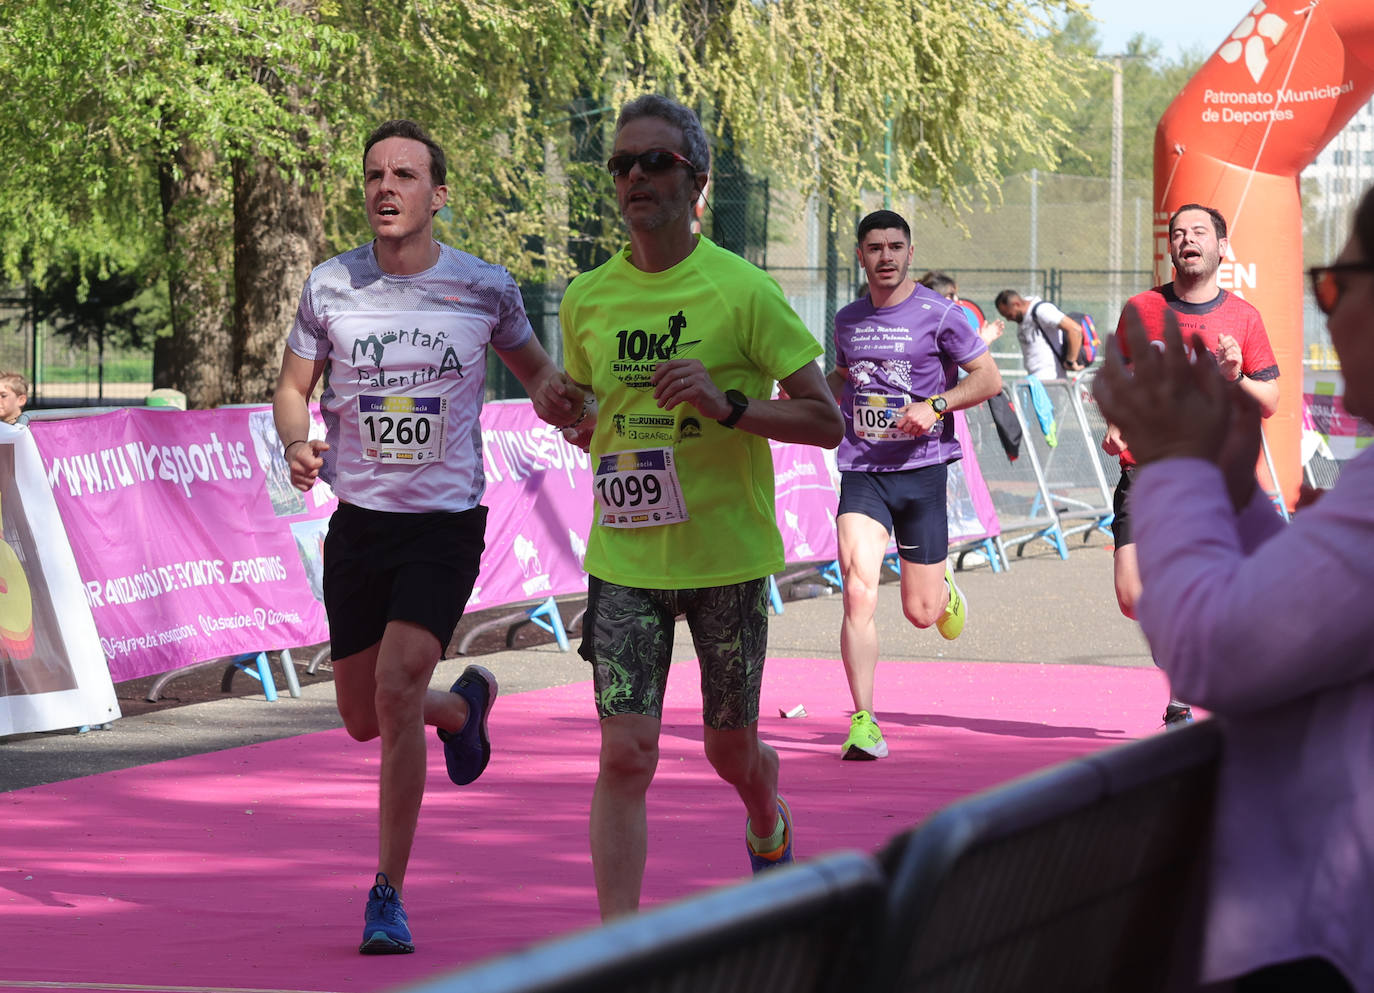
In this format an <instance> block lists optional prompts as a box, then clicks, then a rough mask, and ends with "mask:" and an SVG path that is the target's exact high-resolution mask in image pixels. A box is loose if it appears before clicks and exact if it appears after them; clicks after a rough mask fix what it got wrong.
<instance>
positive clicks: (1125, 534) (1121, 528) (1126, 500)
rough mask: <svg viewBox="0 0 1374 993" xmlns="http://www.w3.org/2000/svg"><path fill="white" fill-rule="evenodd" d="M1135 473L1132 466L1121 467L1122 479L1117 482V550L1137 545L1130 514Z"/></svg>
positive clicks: (1114, 498)
mask: <svg viewBox="0 0 1374 993" xmlns="http://www.w3.org/2000/svg"><path fill="white" fill-rule="evenodd" d="M1134 471H1135V469H1134V468H1133V467H1131V466H1124V465H1123V466H1122V467H1121V478H1120V479H1119V480H1117V483H1116V492H1115V493H1113V494H1112V513H1113V515H1114V516H1113V517H1112V540H1113V541H1115V542H1116V547H1117V548H1120V547H1122V546H1123V545H1131V544H1134V543H1135V539H1134V538H1132V537H1131V514H1130V495H1131V474H1132V473H1133V472H1134Z"/></svg>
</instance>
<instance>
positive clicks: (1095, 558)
mask: <svg viewBox="0 0 1374 993" xmlns="http://www.w3.org/2000/svg"><path fill="white" fill-rule="evenodd" d="M1070 549H1071V551H1070V554H1069V558H1068V559H1067V560H1061V559H1060V558H1059V556H1058V555H1057V554H1056V553H1055V551H1054V550H1053V549H1052V548H1051V547H1050V546H1049V544H1047V543H1043V542H1034V543H1031V544H1028V545H1027V546H1025V548H1024V554H1023V555H1022V556H1021V557H1013V558H1012V565H1011V568H1010V569H1008V570H1006V571H1004V572H1001V573H993V572H992V570H991V569H990V568H989V567H988V566H987V565H986V564H979V565H974V566H972V567H970V568H967V569H965V570H963V571H961V572H959V573H958V575H957V581H958V583H959V585H960V587H961V589H962V590H963V591H964V594H965V596H966V597H967V598H968V602H969V615H968V622H967V626H966V627H965V629H964V633H963V634H962V635H961V636H960V637H959V638H958V639H957V640H955V641H945V640H944V639H943V638H941V637H940V636H939V635H938V634H937V633H936V632H935V630H934V628H931V629H930V630H927V631H919V630H917V629H915V628H913V627H912V626H911V625H910V624H909V623H908V622H907V621H906V619H905V618H904V617H903V615H902V609H901V598H900V591H899V586H898V580H897V576H896V575H895V573H892V572H890V571H888V570H884V582H883V585H882V587H881V589H880V591H879V602H878V640H879V652H880V656H879V657H880V659H881V665H919V664H921V663H922V662H927V661H946V662H948V661H963V662H1032V663H1041V664H1046V665H1110V666H1148V665H1151V664H1152V663H1151V661H1150V655H1149V650H1148V648H1147V646H1146V644H1145V640H1144V638H1143V637H1142V636H1141V634H1140V630H1139V628H1138V627H1137V626H1136V624H1135V622H1133V621H1130V620H1127V619H1126V618H1124V617H1122V616H1121V614H1120V612H1119V611H1118V610H1117V606H1116V599H1115V596H1114V595H1113V593H1112V555H1111V550H1110V546H1109V545H1107V544H1105V543H1104V540H1103V538H1102V536H1100V535H1094V536H1093V537H1092V538H1091V539H1090V540H1089V541H1088V542H1086V543H1084V542H1083V540H1082V538H1081V536H1080V537H1077V538H1073V539H1071V541H1070ZM1013 555H1014V553H1013ZM782 592H783V596H784V598H785V599H784V605H783V611H782V613H781V614H778V615H776V616H774V617H772V619H771V621H770V625H769V642H768V653H769V656H770V657H772V658H820V659H826V658H829V659H835V660H836V661H835V665H837V666H838V665H840V662H839V657H840V656H839V630H840V620H841V617H842V615H843V606H842V597H841V595H839V594H838V593H834V592H831V591H830V589H829V587H828V586H827V585H826V584H825V582H824V581H823V580H822V579H821V578H820V577H819V575H815V576H807V577H803V578H802V579H800V580H798V581H796V582H793V583H789V584H787V585H785V586H784V587H783V588H782ZM582 606H583V603H582V601H581V600H580V599H579V598H576V597H568V598H561V599H560V608H561V614H562V616H563V618H564V619H565V620H566V621H567V622H569V623H571V622H572V621H573V619H574V618H575V617H576V616H577V614H578V612H579V611H580V610H581V608H582ZM504 613H508V611H488V612H483V613H477V614H471V615H469V616H468V617H465V618H464V619H463V621H462V623H461V624H460V626H459V628H458V631H457V633H456V634H455V637H454V640H453V642H452V647H453V648H456V646H457V645H458V643H459V642H460V641H461V640H462V639H463V636H464V634H465V633H466V632H468V631H470V630H472V629H473V628H475V627H477V626H478V625H482V626H483V630H484V633H481V634H480V635H478V636H475V637H474V638H473V639H472V644H471V645H470V646H469V651H470V654H468V655H465V656H464V655H457V654H453V657H450V658H446V659H444V660H443V661H441V662H440V663H439V666H438V668H437V669H436V671H435V675H434V680H433V685H435V686H436V687H439V688H442V689H447V688H448V687H449V686H450V685H451V684H452V683H453V681H454V680H455V679H456V678H457V677H458V674H459V673H460V672H461V671H462V670H463V667H464V666H466V665H467V664H468V663H469V662H471V661H478V662H480V663H481V664H482V665H484V666H486V667H487V668H489V669H491V670H492V671H493V672H494V673H495V674H496V676H497V679H498V680H499V682H500V686H501V693H502V695H503V696H504V695H508V694H513V693H520V692H524V691H528V690H535V689H542V688H544V687H548V686H556V685H561V684H564V683H572V682H580V681H583V680H589V679H590V678H591V673H590V669H589V667H588V665H587V664H586V663H585V662H583V661H582V659H581V658H580V657H579V656H578V655H577V651H576V649H577V643H576V635H575V634H574V635H573V638H572V645H571V650H570V651H567V652H564V651H561V650H560V649H559V647H558V645H557V644H556V643H555V641H554V639H553V636H552V635H550V634H548V633H546V632H545V631H543V630H542V629H541V628H539V627H536V626H535V625H533V624H524V625H521V626H520V627H518V628H517V629H516V630H515V631H514V633H513V636H512V643H513V647H507V630H506V629H505V628H504V627H498V628H496V629H489V628H488V627H487V622H489V621H491V620H493V619H495V618H497V617H500V616H502V615H503V614H504ZM317 647H319V646H302V649H301V650H298V651H296V652H294V653H293V654H294V665H295V667H296V669H297V675H298V679H299V681H300V683H301V696H300V697H291V696H289V695H287V692H286V687H285V681H284V680H283V679H282V678H281V673H280V669H279V668H277V665H276V664H274V666H273V668H274V670H275V671H276V673H277V684H278V687H277V688H278V691H279V694H280V695H279V698H278V699H277V701H276V702H272V703H269V702H268V701H267V700H266V698H265V696H264V695H263V693H262V690H261V688H260V687H259V686H258V685H257V684H256V683H255V682H254V681H253V680H251V679H249V678H248V677H247V676H244V675H236V676H235V677H234V679H233V680H232V681H231V686H230V691H229V692H227V693H226V692H224V691H222V689H221V685H222V682H223V675H224V671H225V667H224V666H204V667H200V668H197V669H195V670H193V671H187V672H185V673H182V674H179V675H177V676H175V677H173V678H172V679H171V680H169V681H167V684H166V686H165V687H164V688H163V691H162V696H161V699H159V700H158V701H157V702H156V703H150V702H148V701H147V700H146V699H145V698H146V696H147V694H148V691H149V689H150V687H151V685H152V683H153V682H154V680H152V679H142V680H134V681H132V682H128V683H119V684H117V685H116V687H115V689H116V693H117V696H118V698H119V704H120V708H121V710H122V711H123V713H124V715H125V716H123V717H122V718H120V719H119V720H117V721H114V722H113V723H112V724H111V726H110V727H109V729H108V730H92V731H87V732H85V733H77V732H76V731H75V730H64V731H54V732H47V733H41V734H22V735H11V736H8V737H3V738H0V791H9V790H16V789H24V788H26V787H31V786H37V785H41V784H44V783H53V782H60V781H62V780H67V779H75V778H78V777H81V776H89V775H94V774H98V773H101V772H107V771H110V770H114V769H124V768H129V767H132V766H141V765H148V764H151V763H154V762H162V761H166V760H169V759H175V758H180V757H182V756H186V755H194V754H199V753H203V752H210V751H217V750H220V749H226V748H238V747H241V746H244V745H251V744H254V743H257V742H261V741H269V740H273V739H277V738H286V737H291V736H293V735H298V734H309V733H311V732H314V731H321V730H327V729H330V728H336V727H340V726H341V722H340V720H339V716H338V713H337V712H336V710H335V708H334V685H333V682H332V679H331V675H330V670H329V666H328V663H327V662H326V663H324V664H322V665H321V666H320V667H319V668H318V670H317V672H316V673H315V674H313V675H312V674H309V673H307V672H306V671H305V668H306V666H307V664H308V663H309V662H310V660H311V658H312V656H313V655H314V650H313V649H314V648H317ZM692 658H694V653H693V651H692V644H691V639H690V637H689V636H688V634H687V631H686V626H685V625H684V624H683V623H681V622H679V624H678V632H677V637H676V644H675V648H674V659H675V661H685V660H690V659H692ZM693 678H694V677H693ZM764 678H765V679H766V678H767V675H766V673H765V676H764ZM880 678H881V670H880ZM1164 703H1165V701H1164V700H1162V699H1161V700H1160V701H1159V705H1160V709H1161V711H1162V710H1163V706H1164ZM587 706H588V709H589V710H590V708H591V706H592V702H591V696H590V693H589V694H588V699H587ZM879 706H880V707H881V702H879Z"/></svg>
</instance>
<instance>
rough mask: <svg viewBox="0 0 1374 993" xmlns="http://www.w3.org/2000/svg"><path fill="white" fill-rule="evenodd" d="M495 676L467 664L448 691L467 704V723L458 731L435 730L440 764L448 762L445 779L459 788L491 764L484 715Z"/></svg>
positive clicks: (492, 697) (492, 699)
mask: <svg viewBox="0 0 1374 993" xmlns="http://www.w3.org/2000/svg"><path fill="white" fill-rule="evenodd" d="M496 689H497V687H496V677H495V676H493V675H492V674H491V673H490V672H489V671H488V670H486V669H483V668H482V667H481V666H480V665H470V666H468V667H467V668H466V669H464V670H463V674H462V675H461V676H459V677H458V682H456V683H454V684H453V688H452V690H450V692H452V693H457V694H458V695H459V696H461V697H462V698H463V699H464V700H466V701H467V702H468V721H467V723H466V724H464V725H463V727H462V730H460V731H445V730H444V729H443V728H436V729H435V730H437V731H438V732H439V740H440V741H442V742H443V743H444V761H445V762H447V763H448V778H449V779H451V780H453V781H454V782H455V783H456V784H457V785H459V786H466V785H467V784H468V783H470V782H472V781H473V780H474V779H476V778H477V777H478V776H480V775H482V770H483V769H485V768H486V767H487V763H488V762H489V761H491V740H490V739H489V738H488V737H487V715H488V714H490V713H491V707H492V704H494V703H495V702H496Z"/></svg>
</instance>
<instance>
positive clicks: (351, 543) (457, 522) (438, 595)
mask: <svg viewBox="0 0 1374 993" xmlns="http://www.w3.org/2000/svg"><path fill="white" fill-rule="evenodd" d="M486 529H487V508H486V507H480V506H479V507H473V508H472V509H471V510H464V511H459V512H457V513H450V512H446V511H437V512H433V513H424V514H401V513H392V512H389V511H381V510H366V509H364V508H362V507H355V506H353V505H351V504H346V503H340V504H339V508H338V510H336V511H334V515H333V516H332V517H331V518H330V519H329V533H328V534H327V535H326V536H325V539H324V609H325V612H326V613H327V614H328V615H329V641H330V652H331V654H332V655H333V656H334V658H336V659H342V658H347V657H348V656H350V655H356V654H357V653H358V652H361V651H363V650H364V649H365V648H369V647H371V646H372V645H375V644H376V643H377V642H379V641H381V640H382V633H383V632H384V631H385V630H386V625H387V623H388V622H389V621H410V622H411V623H413V624H418V625H420V626H421V627H423V628H425V629H426V630H427V631H429V632H431V633H432V634H433V635H434V637H436V638H438V639H439V650H440V652H441V653H442V652H443V651H445V650H447V648H448V643H449V640H450V639H451V638H452V637H453V631H454V629H455V628H456V627H457V626H458V620H459V618H461V617H462V616H463V608H464V607H465V606H467V602H468V597H469V596H471V595H472V587H473V585H474V584H475V583H476V582H477V568H478V564H479V562H480V560H481V557H482V549H483V547H484V545H485V535H486Z"/></svg>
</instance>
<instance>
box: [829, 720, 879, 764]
mask: <svg viewBox="0 0 1374 993" xmlns="http://www.w3.org/2000/svg"><path fill="white" fill-rule="evenodd" d="M840 758H842V759H849V760H851V761H871V760H872V759H885V758H887V742H885V741H883V732H882V731H881V730H880V729H879V727H878V722H877V721H875V720H874V719H873V715H872V714H870V713H869V712H868V711H866V710H860V711H858V712H856V713H855V714H854V717H853V718H852V719H851V720H850V722H849V737H848V738H846V739H845V741H844V744H843V745H841V746H840Z"/></svg>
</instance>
